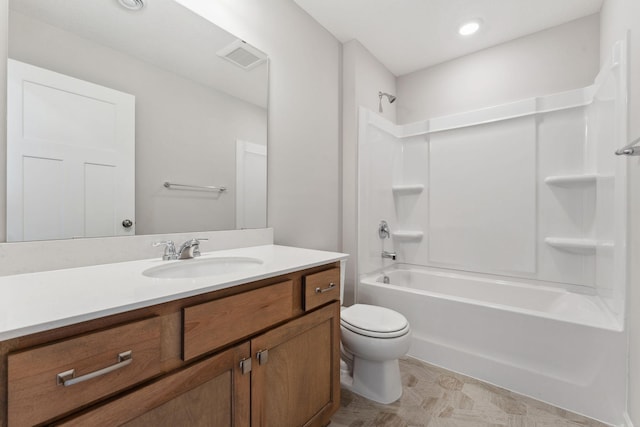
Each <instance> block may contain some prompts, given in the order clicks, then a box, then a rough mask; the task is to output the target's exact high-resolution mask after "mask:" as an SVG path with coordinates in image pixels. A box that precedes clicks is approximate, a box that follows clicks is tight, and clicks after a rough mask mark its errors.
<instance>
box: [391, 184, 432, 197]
mask: <svg viewBox="0 0 640 427" xmlns="http://www.w3.org/2000/svg"><path fill="white" fill-rule="evenodd" d="M423 190H424V184H398V185H393V186H392V187H391V191H393V194H398V195H404V194H420V193H422V191H423Z"/></svg>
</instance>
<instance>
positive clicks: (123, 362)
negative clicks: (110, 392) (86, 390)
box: [56, 350, 133, 387]
mask: <svg viewBox="0 0 640 427" xmlns="http://www.w3.org/2000/svg"><path fill="white" fill-rule="evenodd" d="M131 362H133V351H131V350H129V351H125V352H122V353H120V354H118V362H117V363H116V364H114V365H111V366H107V367H106V368H102V369H98V370H97V371H93V372H90V373H88V374H85V375H81V376H79V377H76V376H75V375H76V370H75V369H70V370H68V371H64V372H60V373H59V374H58V375H57V376H56V383H57V384H58V385H63V386H65V387H69V386H72V385H74V384H78V383H81V382H84V381H87V380H90V379H92V378H96V377H99V376H101V375H106V374H108V373H109V372H113V371H116V370H118V369H120V368H124V367H125V366H127V365H129V364H130V363H131Z"/></svg>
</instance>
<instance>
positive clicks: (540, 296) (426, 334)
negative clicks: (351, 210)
mask: <svg viewBox="0 0 640 427" xmlns="http://www.w3.org/2000/svg"><path fill="white" fill-rule="evenodd" d="M384 276H386V277H388V279H389V283H384ZM357 298H358V302H359V303H363V304H374V305H380V306H384V307H388V308H391V309H394V310H396V311H398V312H400V313H402V314H404V315H405V316H406V317H407V319H408V320H409V322H410V324H411V329H412V332H413V342H412V347H411V350H410V351H409V355H410V356H412V357H415V358H417V359H421V360H424V361H426V362H428V363H432V364H434V365H438V366H441V367H443V368H446V369H449V370H452V371H456V372H459V373H462V374H465V375H469V376H471V377H474V378H478V379H481V380H483V381H486V382H489V383H492V384H495V385H497V386H500V387H503V388H506V389H509V390H512V391H515V392H517V393H520V394H524V395H527V396H530V397H533V398H535V399H538V400H542V401H545V402H547V403H550V404H552V405H555V406H558V407H561V408H564V409H567V410H570V411H573V412H577V413H579V414H583V415H586V416H588V417H591V418H595V419H598V420H600V421H603V422H605V423H608V424H615V425H619V424H620V423H621V422H622V414H623V413H624V410H625V398H626V397H625V375H626V358H625V351H624V349H625V345H626V344H625V338H624V334H623V332H622V327H621V325H620V324H619V321H618V320H617V319H616V318H615V317H614V316H613V315H612V314H611V313H610V312H609V310H608V308H607V306H606V304H605V303H604V302H603V301H602V300H601V299H600V298H599V297H597V296H594V295H585V294H579V293H575V292H570V291H569V290H566V289H563V288H558V287H553V286H542V285H540V284H535V283H534V282H527V281H524V280H522V281H519V280H516V279H511V278H509V279H507V280H504V278H499V277H488V276H486V275H474V274H470V273H461V272H456V271H450V270H443V269H434V268H426V267H417V266H410V265H403V264H396V265H394V266H392V267H390V268H387V269H384V271H381V272H377V273H374V274H370V275H365V276H362V277H361V279H360V283H359V284H358V289H357ZM463 392H464V390H463Z"/></svg>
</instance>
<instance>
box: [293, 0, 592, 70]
mask: <svg viewBox="0 0 640 427" xmlns="http://www.w3.org/2000/svg"><path fill="white" fill-rule="evenodd" d="M602 1H603V0H295V2H296V3H297V4H298V5H299V6H300V7H302V8H303V9H304V10H306V11H307V13H309V14H310V15H311V16H312V17H313V18H315V19H316V20H317V21H318V22H319V23H320V24H321V25H322V26H324V27H325V28H326V29H327V30H328V31H329V32H331V33H332V34H333V35H334V36H335V37H336V38H337V39H338V40H340V41H341V42H343V43H344V42H347V41H349V40H353V39H356V40H358V41H360V43H362V44H363V45H364V46H365V47H366V48H367V49H368V50H369V51H370V52H371V53H372V54H373V55H375V56H376V58H378V60H380V61H381V62H382V63H383V64H384V65H385V66H386V67H387V68H388V69H389V70H390V71H391V72H392V73H393V74H395V75H396V76H401V75H403V74H407V73H410V72H413V71H416V70H419V69H422V68H426V67H429V66H432V65H434V64H438V63H440V62H444V61H448V60H450V59H453V58H456V57H459V56H462V55H466V54H469V53H471V52H475V51H477V50H480V49H485V48H487V47H490V46H495V45H497V44H500V43H504V42H506V41H509V40H513V39H516V38H518V37H522V36H525V35H527V34H531V33H535V32H538V31H541V30H544V29H546V28H550V27H554V26H556V25H559V24H562V23H565V22H569V21H572V20H574V19H577V18H581V17H583V16H587V15H591V14H593V13H597V12H599V11H600V7H601V6H602ZM478 18H479V19H481V20H482V21H483V26H482V28H481V29H480V31H479V32H478V33H476V34H475V35H473V36H468V37H463V36H460V35H458V27H459V26H460V24H461V23H463V22H466V21H468V20H471V19H478Z"/></svg>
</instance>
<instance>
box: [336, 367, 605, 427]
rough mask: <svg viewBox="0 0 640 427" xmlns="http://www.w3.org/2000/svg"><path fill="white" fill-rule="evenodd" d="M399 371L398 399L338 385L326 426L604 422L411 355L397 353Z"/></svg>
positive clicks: (516, 426) (545, 426)
mask: <svg viewBox="0 0 640 427" xmlns="http://www.w3.org/2000/svg"><path fill="white" fill-rule="evenodd" d="M400 371H401V373H402V384H403V387H404V392H403V394H402V397H401V398H400V400H399V401H397V402H395V403H392V404H391V405H381V404H378V403H374V402H372V401H370V400H367V399H365V398H363V397H360V396H358V395H356V394H354V393H350V392H348V391H346V390H344V389H343V390H342V402H341V407H340V410H339V411H338V412H337V413H336V414H335V415H334V416H333V422H332V423H331V424H330V427H347V426H348V427H368V426H389V427H405V426H406V427H409V426H429V427H440V426H446V427H471V426H473V427H480V426H492V427H493V426H496V427H497V426H513V427H529V426H536V427H551V426H553V427H556V426H557V427H563V426H567V427H568V426H589V427H596V426H597V427H601V426H604V424H602V423H599V422H596V421H593V420H591V419H588V418H585V417H582V416H580V415H576V414H573V413H570V412H567V411H565V410H562V409H558V408H556V407H553V406H550V405H547V404H545V403H542V402H538V401H536V400H533V399H530V398H528V397H523V396H520V395H518V394H515V393H512V392H510V391H507V390H504V389H501V388H499V387H495V386H492V385H489V384H486V383H483V382H481V381H478V380H475V379H472V378H469V377H465V376H464V375H459V374H455V373H453V372H450V371H447V370H445V369H441V368H437V367H435V366H432V365H428V364H426V363H424V362H421V361H419V360H416V359H412V358H404V359H401V360H400Z"/></svg>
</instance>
